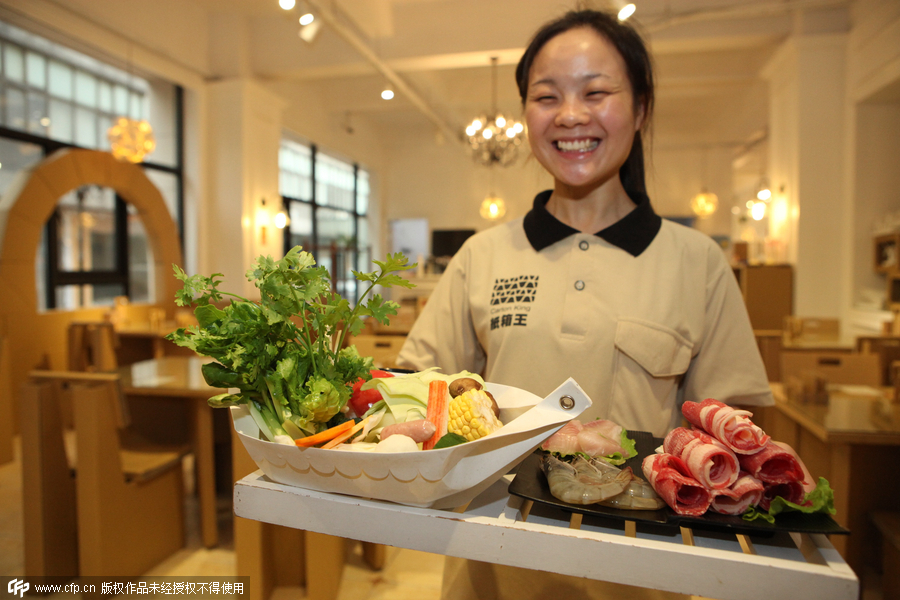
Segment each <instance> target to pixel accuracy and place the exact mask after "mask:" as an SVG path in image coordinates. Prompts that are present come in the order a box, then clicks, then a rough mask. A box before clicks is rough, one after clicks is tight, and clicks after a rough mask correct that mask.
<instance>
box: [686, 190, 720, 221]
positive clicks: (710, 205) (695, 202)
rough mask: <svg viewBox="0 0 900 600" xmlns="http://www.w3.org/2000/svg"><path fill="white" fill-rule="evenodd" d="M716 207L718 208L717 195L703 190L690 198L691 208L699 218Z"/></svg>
mask: <svg viewBox="0 0 900 600" xmlns="http://www.w3.org/2000/svg"><path fill="white" fill-rule="evenodd" d="M717 208H719V197H718V196H716V195H715V194H711V193H709V192H707V191H705V190H704V191H703V192H701V193H699V194H697V195H696V196H694V197H693V198H692V199H691V210H693V211H694V214H695V215H697V216H698V217H700V218H701V219H704V218H706V217H708V216H710V215H711V214H713V213H714V212H716V209H717Z"/></svg>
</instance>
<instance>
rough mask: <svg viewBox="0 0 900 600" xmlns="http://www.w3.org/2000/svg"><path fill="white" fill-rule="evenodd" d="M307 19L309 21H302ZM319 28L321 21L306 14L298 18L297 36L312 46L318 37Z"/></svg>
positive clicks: (310, 14)
mask: <svg viewBox="0 0 900 600" xmlns="http://www.w3.org/2000/svg"><path fill="white" fill-rule="evenodd" d="M307 17H310V20H309V21H304V19H306V18H307ZM321 27H322V21H321V20H319V19H316V18H315V17H313V15H312V13H308V14H305V15H303V16H302V17H300V32H299V33H298V34H297V35H299V36H300V39H301V40H303V41H304V42H306V43H307V44H312V43H313V41H315V39H316V36H317V35H319V29H321Z"/></svg>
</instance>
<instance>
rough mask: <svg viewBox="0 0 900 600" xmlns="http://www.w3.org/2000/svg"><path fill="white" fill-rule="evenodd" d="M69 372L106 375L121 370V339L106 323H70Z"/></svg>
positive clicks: (111, 325)
mask: <svg viewBox="0 0 900 600" xmlns="http://www.w3.org/2000/svg"><path fill="white" fill-rule="evenodd" d="M68 344H69V370H70V371H89V372H99V373H105V372H110V371H115V370H116V369H117V368H119V363H118V359H117V358H116V348H117V347H118V346H119V337H118V335H116V330H115V328H114V326H113V324H112V323H109V322H106V321H97V322H93V323H90V322H79V321H73V322H72V323H69V331H68Z"/></svg>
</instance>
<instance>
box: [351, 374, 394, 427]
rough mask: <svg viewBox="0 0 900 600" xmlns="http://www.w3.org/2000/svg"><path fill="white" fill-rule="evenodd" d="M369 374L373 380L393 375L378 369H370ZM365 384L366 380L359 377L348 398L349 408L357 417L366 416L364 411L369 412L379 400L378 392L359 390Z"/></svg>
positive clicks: (379, 394)
mask: <svg viewBox="0 0 900 600" xmlns="http://www.w3.org/2000/svg"><path fill="white" fill-rule="evenodd" d="M369 373H371V374H372V378H373V379H374V378H376V377H393V376H394V374H393V373H388V372H387V371H381V370H379V369H372V370H371V371H369ZM365 382H366V380H365V379H363V378H361V377H360V378H359V379H358V380H357V381H356V383H354V384H353V394H352V395H351V396H350V400H349V404H350V408H351V409H353V412H355V413H356V416H358V417H361V416H363V415H364V414H366V411H367V410H369V408H371V407H372V405H373V404H375V403H376V402H378V401H379V400H381V392H379V391H378V390H361V389H359V388H361V387H362V384H364V383H365Z"/></svg>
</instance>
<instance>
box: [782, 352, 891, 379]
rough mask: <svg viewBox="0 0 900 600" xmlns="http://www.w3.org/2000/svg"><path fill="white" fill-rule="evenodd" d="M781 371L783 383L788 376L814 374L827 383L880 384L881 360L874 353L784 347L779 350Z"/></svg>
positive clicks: (802, 376) (803, 376)
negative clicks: (789, 348)
mask: <svg viewBox="0 0 900 600" xmlns="http://www.w3.org/2000/svg"><path fill="white" fill-rule="evenodd" d="M781 374H782V379H783V380H784V381H785V383H788V381H789V380H790V379H791V378H800V379H809V378H811V377H817V378H820V379H822V380H824V381H825V382H827V383H836V384H844V385H867V386H872V387H878V386H880V385H881V364H880V362H879V357H878V355H876V354H858V353H852V354H845V353H840V352H809V351H803V350H788V349H785V350H783V351H782V352H781Z"/></svg>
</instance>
